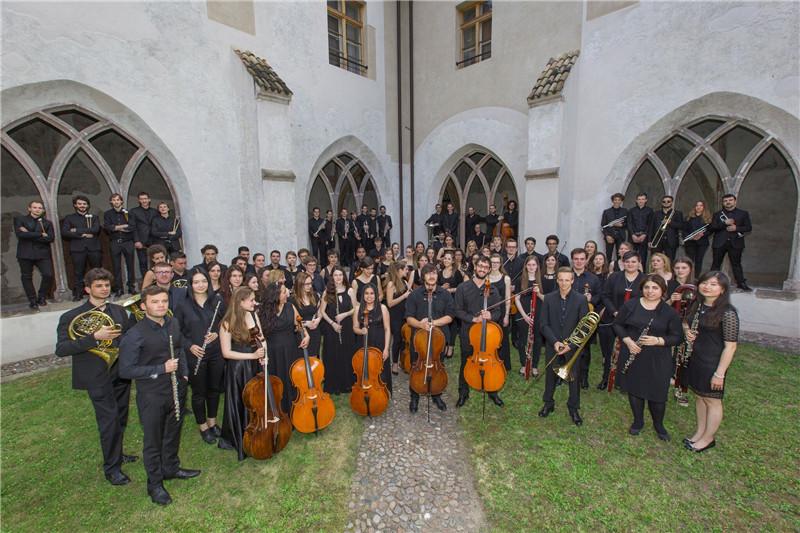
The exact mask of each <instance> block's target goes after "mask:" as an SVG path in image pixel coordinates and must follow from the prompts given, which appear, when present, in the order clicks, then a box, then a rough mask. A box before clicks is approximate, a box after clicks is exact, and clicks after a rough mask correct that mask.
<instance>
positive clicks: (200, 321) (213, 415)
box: [175, 268, 225, 444]
mask: <svg viewBox="0 0 800 533" xmlns="http://www.w3.org/2000/svg"><path fill="white" fill-rule="evenodd" d="M189 283H190V285H189V290H188V291H187V292H186V294H185V298H180V299H179V300H178V301H177V302H176V305H175V318H176V319H177V320H178V324H180V326H181V334H182V335H183V346H188V347H189V349H188V353H187V363H188V364H189V383H190V384H191V386H192V412H193V413H194V419H195V422H197V425H198V426H199V429H200V436H201V437H202V438H203V440H204V441H205V442H206V443H208V444H213V443H214V442H216V440H217V437H219V436H220V434H221V433H222V432H221V431H220V429H219V426H217V410H218V409H219V395H220V393H222V379H223V376H224V372H225V360H224V359H223V358H222V351H221V350H220V346H219V324H220V320H221V319H222V317H223V316H224V315H225V306H224V305H223V304H222V298H221V297H220V296H218V295H217V294H215V293H214V292H213V290H212V289H211V281H210V279H209V277H208V274H207V273H206V271H205V270H202V269H199V268H198V269H195V270H192V271H191V272H190V273H189ZM215 311H216V314H215ZM212 320H213V322H212ZM198 365H199V366H198ZM195 369H197V371H196V372H195Z"/></svg>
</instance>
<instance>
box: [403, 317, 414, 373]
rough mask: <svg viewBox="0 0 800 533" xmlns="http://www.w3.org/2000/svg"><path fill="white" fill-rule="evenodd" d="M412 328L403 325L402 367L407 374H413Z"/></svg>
mask: <svg viewBox="0 0 800 533" xmlns="http://www.w3.org/2000/svg"><path fill="white" fill-rule="evenodd" d="M411 333H412V330H411V326H409V325H408V324H406V323H403V327H402V328H400V335H401V336H402V337H403V350H402V352H400V366H401V367H402V368H403V372H405V373H406V374H408V373H410V372H411Z"/></svg>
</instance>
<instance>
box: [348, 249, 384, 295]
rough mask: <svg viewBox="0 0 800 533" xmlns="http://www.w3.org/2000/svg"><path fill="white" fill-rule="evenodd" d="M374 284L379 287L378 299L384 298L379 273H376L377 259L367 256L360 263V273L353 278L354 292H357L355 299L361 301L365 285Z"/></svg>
mask: <svg viewBox="0 0 800 533" xmlns="http://www.w3.org/2000/svg"><path fill="white" fill-rule="evenodd" d="M367 285H372V286H374V287H377V288H378V300H382V299H383V293H382V292H381V288H380V281H379V280H378V276H377V274H375V261H373V260H372V258H371V257H365V258H364V259H362V260H361V261H360V262H359V263H358V274H357V275H356V277H355V278H354V279H353V283H352V284H351V286H352V288H353V292H354V293H355V301H356V302H360V301H361V295H362V294H363V292H364V287H366V286H367Z"/></svg>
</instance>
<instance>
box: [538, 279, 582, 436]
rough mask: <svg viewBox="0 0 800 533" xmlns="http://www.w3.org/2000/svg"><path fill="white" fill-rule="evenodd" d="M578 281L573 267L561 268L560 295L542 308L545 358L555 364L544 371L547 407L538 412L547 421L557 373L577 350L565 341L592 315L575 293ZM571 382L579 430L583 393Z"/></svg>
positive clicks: (572, 410) (569, 405)
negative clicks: (581, 321) (579, 324)
mask: <svg viewBox="0 0 800 533" xmlns="http://www.w3.org/2000/svg"><path fill="white" fill-rule="evenodd" d="M574 278H575V273H574V272H573V271H572V269H571V268H570V267H561V268H559V269H558V274H557V275H556V283H557V284H558V291H556V292H551V293H550V294H548V295H547V296H545V298H544V305H543V306H542V315H541V319H542V335H543V336H544V338H545V340H546V341H547V347H546V348H545V354H546V356H547V360H548V361H550V360H552V361H553V362H552V363H551V366H550V368H545V369H544V372H545V386H544V394H543V395H542V401H543V402H544V406H543V407H542V409H541V411H539V416H540V417H542V418H545V417H547V416H549V415H550V413H552V412H553V411H554V410H555V401H554V400H553V393H554V392H555V389H556V377H557V376H556V372H555V370H556V369H557V368H558V367H560V366H562V365H563V364H565V363H566V362H567V359H568V357H567V355H568V354H569V353H570V352H571V351H572V350H574V349H575V348H574V347H570V345H569V344H567V343H565V342H564V340H565V339H567V338H569V336H570V335H571V334H572V331H573V330H574V329H575V326H577V325H578V322H580V320H581V318H583V317H584V316H585V315H586V314H587V313H588V312H589V302H588V301H587V300H586V298H585V297H584V296H583V294H581V293H578V292H576V291H574V290H572V282H573V280H574ZM577 371H578V369H576V368H575V367H573V368H572V372H573V373H578V372H577ZM572 378H573V379H571V380H569V399H568V400H567V409H568V410H569V416H570V418H572V422H574V423H575V425H576V426H580V425H582V424H583V419H582V418H581V415H580V413H579V412H578V409H580V407H581V391H580V387H579V380H578V379H575V378H576V376H574V375H573V376H572Z"/></svg>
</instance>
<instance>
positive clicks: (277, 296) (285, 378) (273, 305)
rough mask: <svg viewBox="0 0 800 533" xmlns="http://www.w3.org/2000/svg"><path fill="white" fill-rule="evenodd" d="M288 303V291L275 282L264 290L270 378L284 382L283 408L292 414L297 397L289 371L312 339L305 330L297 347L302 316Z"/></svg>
mask: <svg viewBox="0 0 800 533" xmlns="http://www.w3.org/2000/svg"><path fill="white" fill-rule="evenodd" d="M288 302H289V289H287V288H286V286H285V285H281V284H279V283H273V284H272V285H270V286H268V287H267V288H266V289H265V290H264V303H263V306H262V310H261V324H262V325H263V326H264V336H265V337H266V339H267V367H268V369H269V373H270V375H271V376H278V377H279V378H280V379H281V381H282V382H283V397H282V398H281V407H282V408H283V410H284V411H285V412H286V413H288V412H289V411H291V409H292V401H293V400H294V399H295V396H296V395H297V393H296V390H295V388H294V386H293V385H292V380H291V375H290V373H289V369H291V368H292V363H294V362H295V360H297V359H298V358H300V357H303V350H302V349H303V348H307V347H308V342H309V340H310V337H309V335H308V333H307V332H305V331H304V332H303V337H302V340H300V341H299V345H298V335H297V318H298V317H299V316H300V315H299V313H298V312H297V310H296V309H295V308H294V306H293V305H292V304H290V303H288Z"/></svg>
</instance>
